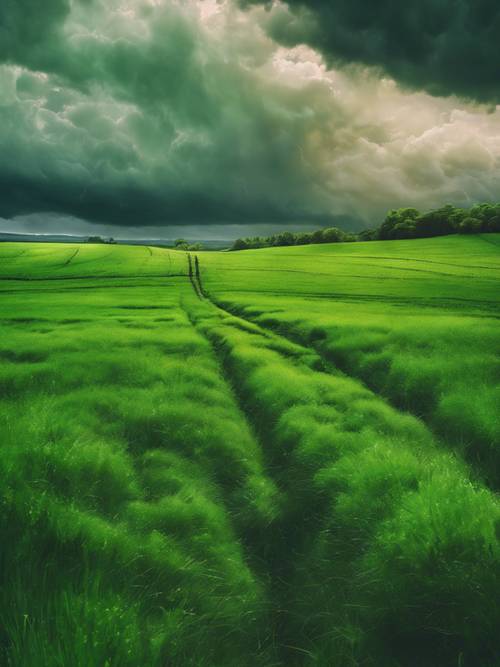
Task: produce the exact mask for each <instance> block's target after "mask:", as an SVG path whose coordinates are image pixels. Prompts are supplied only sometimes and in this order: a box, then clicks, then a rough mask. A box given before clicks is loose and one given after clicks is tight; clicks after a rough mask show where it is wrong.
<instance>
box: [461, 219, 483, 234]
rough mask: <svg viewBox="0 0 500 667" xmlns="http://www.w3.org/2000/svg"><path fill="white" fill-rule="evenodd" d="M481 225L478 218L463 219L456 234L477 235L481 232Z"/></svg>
mask: <svg viewBox="0 0 500 667" xmlns="http://www.w3.org/2000/svg"><path fill="white" fill-rule="evenodd" d="M482 226H483V223H482V222H481V220H479V218H473V217H472V216H469V217H468V218H465V219H464V220H462V222H461V223H460V226H459V228H458V233H459V234H479V233H480V232H481V229H482Z"/></svg>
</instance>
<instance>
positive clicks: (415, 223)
mask: <svg viewBox="0 0 500 667" xmlns="http://www.w3.org/2000/svg"><path fill="white" fill-rule="evenodd" d="M488 232H498V233H500V204H476V205H475V206H472V207H471V208H457V207H455V206H452V205H451V204H447V205H446V206H442V207H441V208H438V209H434V210H432V211H429V212H427V213H421V212H420V211H419V210H418V209H416V208H398V209H393V210H391V211H389V213H388V214H387V216H386V218H385V220H384V221H383V223H382V224H381V225H380V227H377V228H375V229H365V230H363V231H361V232H359V233H358V234H350V233H347V232H343V231H342V230H341V229H337V228H336V227H329V228H327V229H319V230H317V231H315V232H298V233H292V232H282V233H281V234H274V235H272V236H265V237H264V236H254V237H251V238H242V239H237V240H236V241H235V242H234V243H233V245H232V247H231V250H249V249H252V248H270V247H277V246H292V245H308V244H310V243H346V242H349V241H377V240H389V239H418V238H429V237H431V236H446V235H447V234H484V233H488Z"/></svg>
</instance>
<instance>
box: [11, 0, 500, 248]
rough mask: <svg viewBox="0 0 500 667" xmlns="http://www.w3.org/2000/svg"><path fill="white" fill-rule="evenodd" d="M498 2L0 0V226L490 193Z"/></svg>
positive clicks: (205, 217)
mask: <svg viewBox="0 0 500 667" xmlns="http://www.w3.org/2000/svg"><path fill="white" fill-rule="evenodd" d="M499 34H500V5H499V4H498V1H497V0H407V1H406V2H405V3H396V2H394V0H289V2H287V3H281V2H265V3H264V2H259V1H257V0H256V1H253V0H250V1H248V0H221V1H220V2H217V1H216V0H198V1H197V0H44V2H40V0H1V3H0V230H4V231H32V232H36V231H38V232H49V231H50V232H66V233H105V234H106V233H109V234H111V235H113V236H117V237H120V236H121V237H128V238H130V237H140V236H142V237H144V236H146V237H155V238H172V237H175V236H179V235H181V234H182V235H184V236H187V237H190V238H196V237H203V238H234V237H236V236H240V235H246V234H254V233H262V232H270V231H274V230H278V229H280V228H283V229H291V230H294V229H302V228H304V229H305V228H307V227H315V228H317V227H321V226H326V225H331V224H337V225H339V226H343V227H344V228H360V227H363V226H370V225H373V224H378V223H379V222H380V220H381V218H382V217H383V216H384V213H385V212H386V211H387V209H388V208H393V207H397V206H405V205H408V206H417V207H420V208H422V209H428V208H431V207H434V206H439V205H441V204H444V203H448V202H451V203H455V204H460V205H468V204H471V203H473V202H476V201H498V200H500V107H499V106H497V103H500V68H499V65H500V40H499V39H498V35H499Z"/></svg>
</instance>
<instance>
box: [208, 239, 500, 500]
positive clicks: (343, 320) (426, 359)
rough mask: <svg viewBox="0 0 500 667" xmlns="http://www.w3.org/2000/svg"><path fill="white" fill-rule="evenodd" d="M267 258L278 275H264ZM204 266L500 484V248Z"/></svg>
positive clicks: (249, 258)
mask: <svg viewBox="0 0 500 667" xmlns="http://www.w3.org/2000/svg"><path fill="white" fill-rule="evenodd" d="M266 261H267V266H268V267H270V269H272V274H270V273H269V272H266V270H263V271H261V272H259V268H260V267H262V266H263V264H264V262H266ZM202 262H203V264H202V266H203V265H204V267H205V269H204V273H203V276H204V284H205V287H206V289H207V290H208V291H209V293H210V294H211V295H212V297H213V298H214V299H215V300H216V301H217V302H218V303H220V304H221V305H222V306H224V307H225V308H227V309H229V310H231V311H232V312H234V313H236V314H239V315H241V316H243V317H245V318H249V319H251V320H253V321H255V322H257V323H259V324H261V325H264V326H266V327H268V328H272V329H274V330H276V331H278V332H280V333H282V334H284V335H286V336H289V337H291V338H292V339H294V340H297V341H300V342H302V343H303V344H305V345H308V346H311V347H313V348H315V349H316V350H317V351H319V352H320V353H321V355H322V356H323V357H324V358H325V359H326V360H328V361H330V362H332V363H334V364H335V365H337V366H339V367H340V368H341V369H343V370H344V371H345V372H347V373H349V374H352V375H355V376H356V377H358V378H360V379H362V380H363V381H364V382H365V383H366V384H367V385H368V386H370V387H371V388H372V389H374V390H375V391H377V392H379V393H381V394H382V395H383V396H385V397H386V398H387V399H389V400H390V401H391V403H392V404H393V405H395V406H396V407H398V408H400V409H403V410H408V411H410V412H412V413H413V414H415V415H416V416H418V417H420V418H421V419H423V420H424V421H425V422H426V423H427V424H428V425H430V426H431V427H432V429H433V430H435V432H436V433H438V434H439V436H440V437H441V438H442V439H443V440H446V441H447V442H448V445H449V446H450V447H451V448H453V449H454V450H456V451H458V452H459V453H460V454H461V455H462V456H463V457H464V458H465V459H466V460H467V461H468V462H470V463H471V464H472V465H473V467H474V468H475V469H476V471H477V472H478V474H479V475H481V476H482V477H483V478H484V479H485V480H486V481H487V483H488V484H490V485H491V486H493V487H495V488H497V489H498V487H499V485H500V458H499V450H498V443H499V442H500V419H499V417H498V415H499V406H500V361H499V359H500V327H499V321H498V310H499V307H500V290H499V289H498V286H499V277H500V252H499V251H498V248H497V247H496V246H494V245H492V244H491V243H486V242H484V240H482V238H481V237H476V238H474V239H468V238H467V239H466V238H462V237H447V238H442V239H425V240H415V241H409V242H408V241H400V242H389V243H388V242H377V243H359V244H345V245H342V244H340V245H333V246H307V247H304V248H281V249H274V250H265V251H254V252H249V251H246V252H244V253H231V254H228V255H225V256H224V258H223V260H220V262H221V267H219V260H218V256H217V255H215V254H211V255H210V256H209V257H207V258H206V259H205V258H204V257H203V259H202ZM231 266H232V267H233V268H234V272H233V274H232V276H234V277H232V280H231V282H230V281H229V275H230V274H231V268H230V267H231ZM299 269H300V272H299V273H296V272H297V271H298V270H299ZM270 275H272V277H271V278H270V277H269V276H270ZM224 280H226V283H224ZM233 283H234V287H231V291H228V285H230V284H231V285H232V284H233ZM243 283H245V287H244V288H243V287H240V286H241V285H242V284H243ZM270 287H271V289H272V292H273V294H272V295H270V294H269V293H266V292H269V288H270ZM329 293H330V296H328V295H329ZM306 297H307V298H306Z"/></svg>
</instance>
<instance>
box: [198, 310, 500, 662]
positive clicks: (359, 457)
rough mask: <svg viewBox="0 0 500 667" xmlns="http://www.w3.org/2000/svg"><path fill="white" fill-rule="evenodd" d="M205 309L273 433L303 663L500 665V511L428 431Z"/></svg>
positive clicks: (294, 638) (282, 553)
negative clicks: (499, 631) (499, 653)
mask: <svg viewBox="0 0 500 667" xmlns="http://www.w3.org/2000/svg"><path fill="white" fill-rule="evenodd" d="M192 308H193V312H194V313H195V318H196V320H197V321H198V325H199V327H200V328H201V329H203V330H204V331H205V333H206V335H208V336H209V337H210V338H211V339H212V341H213V343H214V345H215V346H217V347H218V348H219V350H220V354H221V355H222V357H223V359H224V361H225V364H226V365H227V368H228V369H229V370H230V372H231V374H232V375H233V378H234V382H235V385H236V386H238V387H239V391H240V392H241V396H242V400H243V401H244V402H245V404H246V406H247V410H248V411H249V412H250V413H251V414H252V415H253V416H254V419H255V420H256V421H258V422H259V423H260V425H261V429H262V430H263V431H267V437H266V442H267V445H268V447H270V448H272V449H271V451H270V452H267V457H268V460H269V461H270V463H271V465H273V466H274V467H273V468H272V469H273V472H274V474H275V477H276V479H277V482H278V484H279V485H280V487H281V488H282V489H283V490H284V491H285V493H286V499H287V505H286V508H285V514H284V517H283V520H282V523H281V525H280V530H281V532H282V537H281V539H280V538H279V537H278V538H277V539H276V549H278V551H279V557H280V558H281V559H282V562H283V564H284V565H283V568H284V571H287V568H290V570H291V573H290V575H289V579H288V585H287V587H286V592H285V593H284V594H283V593H282V595H283V596H284V598H283V599H284V603H285V604H286V605H287V606H286V622H285V626H287V631H286V632H285V635H284V636H285V638H286V639H285V641H286V642H287V644H288V645H290V644H292V645H293V646H295V647H299V648H301V650H302V651H305V653H301V655H302V658H301V660H300V661H299V662H301V663H302V662H303V663H305V664H308V663H309V662H310V663H311V664H325V665H339V667H340V665H359V664H373V665H382V664H383V665H422V666H423V665H429V664H433V665H443V666H445V665H450V666H451V665H457V664H464V665H476V664H485V665H488V664H492V665H493V664H494V660H495V655H496V654H495V650H496V649H495V647H496V644H497V640H496V631H495V626H497V625H498V621H499V620H500V608H499V605H498V599H500V596H499V593H500V589H499V586H498V581H497V579H496V577H495V572H496V571H497V570H498V566H499V560H500V550H499V546H498V541H497V537H496V535H495V528H497V526H498V521H499V520H500V513H499V512H500V508H499V505H498V502H497V500H496V498H495V497H494V496H493V495H492V494H491V493H489V492H488V491H487V490H486V489H485V488H482V487H480V486H476V485H475V484H474V483H473V482H471V481H470V478H469V476H468V473H467V470H466V469H465V467H464V466H463V464H462V463H461V462H460V461H459V460H457V459H456V458H454V457H453V456H452V455H450V454H446V453H444V452H442V451H440V449H439V448H438V446H437V444H436V443H435V442H434V440H433V437H432V435H431V434H430V433H429V432H428V431H427V429H426V428H425V426H424V425H423V424H422V423H421V422H419V421H418V420H416V419H414V418H413V417H411V416H409V415H405V414H402V413H399V412H397V411H396V410H394V409H393V408H391V407H390V406H389V405H387V404H386V403H384V402H383V401H382V400H381V399H379V398H378V397H376V396H375V395H374V394H373V393H371V392H370V391H369V390H367V389H366V388H364V387H363V386H361V385H360V384H359V383H358V382H356V381H355V380H352V379H349V378H346V377H344V376H342V375H341V374H338V373H337V374H331V373H330V374H325V373H319V372H317V371H314V370H312V369H311V368H310V367H309V366H308V365H307V364H303V363H302V362H300V360H297V359H290V358H286V357H284V356H283V355H282V354H280V353H279V352H277V351H276V350H275V349H272V348H271V346H268V345H266V344H265V342H264V341H265V338H263V336H262V335H258V334H256V333H255V332H252V331H249V330H245V327H244V326H242V324H241V322H240V321H238V320H237V319H236V318H233V319H231V318H229V317H227V316H223V317H219V316H218V315H217V314H214V311H213V310H210V309H208V308H207V307H206V306H205V305H204V304H199V303H195V302H193V305H192ZM275 558H276V556H275ZM286 564H288V565H286ZM290 650H291V655H292V656H293V655H295V653H294V650H293V649H290ZM307 655H309V656H310V659H308V658H307V657H306V656H307ZM290 659H293V658H290ZM295 659H297V658H295Z"/></svg>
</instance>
